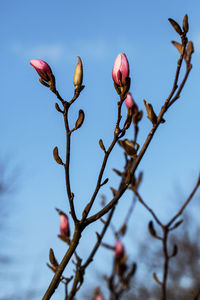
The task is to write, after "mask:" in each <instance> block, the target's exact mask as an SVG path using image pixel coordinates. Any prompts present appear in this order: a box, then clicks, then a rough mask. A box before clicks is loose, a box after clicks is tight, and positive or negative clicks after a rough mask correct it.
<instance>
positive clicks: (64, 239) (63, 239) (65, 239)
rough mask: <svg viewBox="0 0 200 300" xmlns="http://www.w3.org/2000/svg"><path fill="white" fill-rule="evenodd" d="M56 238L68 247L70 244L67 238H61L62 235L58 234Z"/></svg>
mask: <svg viewBox="0 0 200 300" xmlns="http://www.w3.org/2000/svg"><path fill="white" fill-rule="evenodd" d="M57 237H58V238H59V239H60V240H61V241H63V242H65V243H67V244H68V245H69V244H70V239H69V238H68V237H66V236H63V235H61V234H58V235H57Z"/></svg>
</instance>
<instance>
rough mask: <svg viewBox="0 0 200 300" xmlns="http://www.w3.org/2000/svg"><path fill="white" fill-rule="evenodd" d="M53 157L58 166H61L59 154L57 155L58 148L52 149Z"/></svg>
mask: <svg viewBox="0 0 200 300" xmlns="http://www.w3.org/2000/svg"><path fill="white" fill-rule="evenodd" d="M53 157H54V159H55V161H56V162H57V163H58V164H59V165H63V161H62V159H61V158H60V156H59V154H58V147H55V148H54V149H53Z"/></svg>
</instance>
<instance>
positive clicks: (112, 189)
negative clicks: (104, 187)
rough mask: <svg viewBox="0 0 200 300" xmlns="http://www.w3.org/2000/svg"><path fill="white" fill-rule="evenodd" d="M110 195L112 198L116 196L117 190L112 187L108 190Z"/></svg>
mask: <svg viewBox="0 0 200 300" xmlns="http://www.w3.org/2000/svg"><path fill="white" fill-rule="evenodd" d="M110 189H111V191H112V193H113V196H114V197H115V195H116V194H117V190H115V189H114V188H113V187H111V188H110Z"/></svg>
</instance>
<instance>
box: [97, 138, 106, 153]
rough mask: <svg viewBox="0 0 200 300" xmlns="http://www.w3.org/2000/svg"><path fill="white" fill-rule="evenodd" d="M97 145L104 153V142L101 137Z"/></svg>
mask: <svg viewBox="0 0 200 300" xmlns="http://www.w3.org/2000/svg"><path fill="white" fill-rule="evenodd" d="M99 146H100V148H101V149H102V150H103V151H104V152H105V153H106V148H105V146H104V143H103V141H102V139H100V140H99Z"/></svg>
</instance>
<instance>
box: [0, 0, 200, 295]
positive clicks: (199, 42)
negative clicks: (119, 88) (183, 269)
mask: <svg viewBox="0 0 200 300" xmlns="http://www.w3.org/2000/svg"><path fill="white" fill-rule="evenodd" d="M199 11H200V3H199V1H197V0H193V1H192V2H191V3H189V2H188V1H180V0H177V1H165V2H163V1H159V0H155V1H132V0H127V1H125V2H122V1H118V0H115V1H113V0H110V1H105V0H102V1H100V2H99V1H89V0H88V1H74V2H72V1H66V0H65V1H64V0H58V1H56V2H55V1H52V0H49V1H46V0H43V1H39V0H35V1H32V0H30V1H25V0H18V1H9V0H8V1H1V12H0V23H1V26H0V33H1V57H2V59H1V75H0V76H1V109H0V128H1V130H0V139H1V151H0V170H1V175H0V186H2V188H1V189H0V193H1V196H0V208H1V209H0V238H1V242H0V245H1V246H0V299H1V300H7V299H26V300H27V299H41V298H42V295H43V294H44V292H45V290H46V288H47V286H48V284H49V283H50V280H51V278H52V275H53V274H52V272H51V270H49V269H48V268H47V266H46V262H47V261H48V252H49V248H50V247H52V248H53V249H54V251H55V254H56V256H57V258H58V260H60V259H61V258H62V257H63V255H64V253H65V252H66V245H65V244H64V243H62V241H60V240H59V239H58V238H57V234H59V217H58V215H57V212H56V211H55V207H58V208H60V209H62V210H64V211H65V212H66V213H68V212H69V205H68V202H67V196H66V191H65V183H64V171H63V168H62V167H61V166H59V165H57V164H56V163H55V161H54V159H53V155H52V151H53V148H54V147H55V146H58V148H59V151H60V156H61V157H63V158H64V155H65V131H64V124H63V120H62V116H61V114H59V113H58V112H57V111H56V110H55V107H54V105H55V102H56V98H55V96H54V94H52V93H51V92H50V90H49V89H47V88H46V87H44V86H42V85H41V84H40V83H39V80H38V79H39V76H38V74H37V73H36V72H35V70H34V69H33V68H32V67H31V66H30V64H29V62H30V60H31V59H37V58H39V59H42V60H45V61H46V62H48V64H49V65H50V66H51V68H52V70H53V73H54V75H55V77H56V82H57V89H58V90H59V92H60V94H61V95H62V96H63V97H64V98H65V99H66V100H70V99H71V98H72V97H73V92H74V86H73V75H74V70H75V66H76V63H77V55H79V56H80V57H81V58H82V61H83V66H84V81H83V84H84V85H85V89H84V91H83V92H82V93H81V96H80V97H79V99H78V100H77V101H76V102H75V103H74V105H73V106H72V107H71V108H70V125H71V127H73V125H74V124H75V122H76V119H77V116H78V111H79V109H83V110H84V112H85V122H84V124H83V126H82V128H81V129H80V130H78V131H76V132H75V133H74V134H73V136H72V155H71V167H70V172H71V182H72V191H73V192H74V194H75V206H76V209H77V213H78V215H81V212H82V209H83V208H84V206H85V205H86V203H87V202H88V200H89V197H90V196H91V194H92V191H93V190H94V187H95V183H96V178H97V175H98V171H99V168H100V165H101V162H102V158H103V151H102V150H101V149H100V147H99V145H98V141H99V139H100V138H102V139H103V141H104V144H105V146H106V147H108V146H109V143H110V141H111V140H112V137H113V130H114V126H115V122H116V116H117V101H118V95H117V94H116V91H115V89H114V87H113V81H112V76H111V73H112V67H113V62H114V60H115V58H116V56H117V55H118V54H119V53H121V52H123V53H126V55H127V57H128V60H129V64H130V77H131V80H132V83H131V89H130V91H131V92H132V95H133V97H134V99H135V102H136V103H137V105H138V107H139V109H142V110H144V103H143V99H146V100H147V101H148V102H150V103H152V104H153V107H154V109H155V111H156V112H157V113H158V112H159V109H160V107H161V106H162V104H163V103H164V101H165V99H166V98H167V96H168V94H169V92H170V90H171V87H172V84H173V80H174V75H175V69H176V63H177V59H178V52H177V50H176V49H175V47H174V46H173V45H172V44H171V41H172V40H175V41H179V36H178V34H177V33H176V32H175V31H174V30H173V28H172V27H171V25H170V24H169V22H168V18H173V19H175V20H176V21H177V22H179V23H180V24H182V19H183V17H184V15H185V14H186V13H187V14H188V17H189V24H190V29H189V34H188V37H189V39H190V40H192V41H193V42H194V47H195V53H194V55H193V59H192V64H193V69H192V72H191V74H190V76H189V79H188V81H187V84H186V86H185V88H184V90H183V92H182V95H181V98H180V99H179V100H178V101H177V102H176V103H175V104H174V105H173V106H172V107H171V108H170V110H169V111H168V113H167V114H166V116H165V119H166V123H165V124H163V125H162V126H161V127H160V128H159V130H158V131H157V133H156V135H155V137H154V139H153V141H152V143H151V145H150V147H149V149H148V151H147V153H146V154H145V156H144V158H143V160H142V163H141V164H140V167H139V169H138V171H143V172H144V180H143V182H142V185H141V188H140V193H141V195H142V196H143V198H144V199H145V200H146V201H147V202H148V204H149V205H150V206H151V207H152V208H153V209H154V210H155V211H156V212H157V214H158V215H159V216H160V218H161V219H162V220H163V221H167V220H169V218H170V217H171V216H172V215H173V214H174V213H175V212H176V211H177V209H178V208H179V207H180V205H181V203H183V201H184V200H185V199H186V198H187V196H188V195H189V193H190V191H191V190H192V188H193V186H194V184H195V182H196V179H197V177H198V174H199V170H200V155H199V150H200V139H199V128H200V118H199V110H200V101H199V94H200V93H199V92H200V85H199V80H200V72H199V65H200V18H199ZM181 75H183V74H182V73H181ZM122 113H123V116H124V117H125V115H126V107H123V110H122ZM150 128H151V124H150V122H149V120H148V119H147V117H146V112H145V111H144V117H143V119H142V121H141V123H140V130H139V137H138V141H139V144H140V145H142V144H143V142H144V140H145V138H146V136H147V134H148V132H149V130H150ZM132 136H133V127H131V128H130V130H129V133H128V137H129V138H132ZM123 166H124V156H123V152H122V149H121V148H120V147H119V146H116V148H115V150H114V151H113V153H112V155H111V157H110V160H109V162H108V166H107V169H106V172H105V178H106V177H109V179H110V180H109V183H108V184H107V185H106V186H105V187H104V188H103V189H102V193H103V194H105V195H106V196H107V199H108V200H110V199H111V197H112V193H111V191H110V186H112V187H114V188H117V186H118V182H119V178H117V175H116V174H114V173H113V171H112V168H117V169H119V170H122V169H123ZM138 171H137V172H138ZM100 195H101V193H100V194H99V197H97V200H96V203H95V206H94V208H93V210H92V212H93V213H94V212H96V211H97V209H99V208H100V200H101V199H100ZM198 195H199V194H198ZM198 198H199V197H197V198H195V199H193V202H192V203H191V205H190V208H189V210H188V211H189V215H188V219H191V218H192V220H193V222H194V223H195V224H197V225H198V226H199V224H198V209H199V207H198V201H199V200H198ZM131 201H132V194H131V193H129V192H127V193H125V195H124V196H123V197H122V198H121V200H120V202H119V208H118V209H117V211H116V213H115V216H114V223H115V224H116V226H117V225H118V224H120V225H121V222H122V220H123V216H125V214H126V212H127V209H128V207H129V205H130V203H131ZM149 219H150V215H149V214H148V212H147V211H146V210H145V209H144V208H143V207H141V205H140V204H139V203H137V204H136V206H135V209H134V213H133V215H132V218H131V221H130V224H129V229H128V230H129V231H128V233H127V235H126V237H125V238H124V241H123V242H124V244H125V247H126V249H127V253H128V254H129V256H130V259H131V260H133V261H136V262H137V263H138V274H144V273H142V272H147V274H148V276H149V285H150V286H151V284H152V285H155V283H154V282H153V279H152V275H151V273H152V271H149V268H150V266H151V263H150V262H152V259H150V258H149V259H146V261H144V259H143V258H147V257H148V255H150V253H149V251H150V249H151V248H152V253H153V252H155V247H154V245H155V244H153V242H154V241H152V239H151V238H150V239H149V240H148V239H147V236H148V232H147V224H148V221H149ZM188 222H189V221H188ZM70 224H71V227H73V226H72V221H71V220H70ZM188 224H189V223H187V222H185V224H184V225H182V226H184V230H186V231H188V230H191V226H192V225H191V226H189V225H188ZM198 226H197V227H198ZM101 227H102V223H101V222H98V223H97V224H94V225H91V226H90V227H89V228H88V229H87V230H86V231H85V234H84V235H83V238H82V241H81V243H80V245H79V250H78V251H79V254H80V256H81V257H83V258H85V257H87V255H88V253H89V252H90V249H91V248H92V245H93V243H94V242H95V241H96V235H95V232H96V231H97V230H100V228H101ZM197 227H195V228H197ZM195 230H197V229H194V230H193V231H192V230H191V236H192V237H191V239H192V238H193V240H194V241H196V245H197V247H198V243H199V241H198V239H195V237H196V234H194V232H196V231H195ZM184 232H185V231H184ZM182 234H183V231H182ZM88 237H90V241H91V244H88V242H87V240H88ZM105 241H107V242H108V241H109V242H110V243H111V244H112V243H113V244H114V237H113V235H112V233H111V232H108V233H107V235H106V237H105ZM144 241H145V242H144ZM147 241H148V242H147ZM188 244H189V242H188ZM156 245H157V244H156ZM158 248H159V246H158ZM156 249H157V248H156ZM183 249H185V248H184V247H183ZM142 250H144V256H142V255H141V253H143V252H142ZM145 251H146V252H145ZM184 251H185V250H183V252H184ZM197 254H198V251H197ZM152 255H153V254H152ZM197 257H198V255H197ZM111 261H112V253H110V252H109V251H107V250H106V249H101V251H99V253H98V254H97V256H96V259H95V262H94V263H93V264H91V266H90V267H89V268H88V272H87V275H86V282H85V285H84V286H83V287H82V289H81V291H80V293H79V295H78V299H82V298H84V297H86V295H87V298H89V297H90V296H89V295H91V294H92V289H93V287H96V285H99V284H100V282H102V283H101V284H102V290H103V291H104V293H105V295H106V289H104V284H103V280H102V279H101V278H102V274H105V273H106V272H108V266H109V263H111ZM140 263H141V264H140ZM148 263H149V264H148ZM110 268H111V264H110ZM72 270H73V267H72V266H69V268H68V269H67V270H66V276H69V275H71V273H72ZM145 274H146V273H145ZM195 274H196V273H195ZM142 276H143V275H140V277H138V280H139V282H140V284H141V280H140V278H142ZM145 276H146V275H145ZM196 276H197V274H196ZM101 280H102V281H101ZM135 280H136V281H135V283H134V285H133V286H136V285H137V276H136V279H135ZM188 280H189V279H188ZM188 280H187V284H188V286H189V288H191V285H190V284H189V281H188ZM185 282H186V281H184V282H183V283H182V285H183V286H186V283H185ZM143 283H144V282H143ZM90 292H91V293H90ZM146 297H147V296H146ZM148 297H149V296H148ZM52 299H55V300H58V299H64V288H63V287H62V286H60V287H59V289H57V291H56V293H55V295H54V296H53V297H52ZM170 299H171V298H170ZM184 299H185V298H184Z"/></svg>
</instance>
